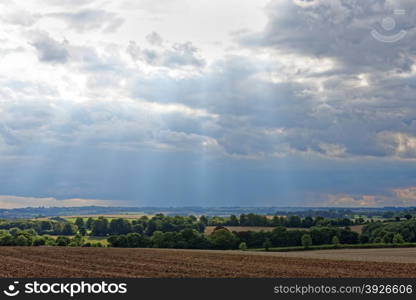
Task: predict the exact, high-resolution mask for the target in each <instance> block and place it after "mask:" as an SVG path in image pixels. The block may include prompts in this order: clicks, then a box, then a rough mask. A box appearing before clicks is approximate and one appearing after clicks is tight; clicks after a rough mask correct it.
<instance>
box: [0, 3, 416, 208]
mask: <svg viewBox="0 0 416 300" xmlns="http://www.w3.org/2000/svg"><path fill="white" fill-rule="evenodd" d="M76 2H77V3H76V5H75V2H73V1H61V0H59V1H58V0H49V1H43V2H42V5H41V6H39V5H37V3H36V2H35V1H28V3H27V5H25V8H23V7H21V6H19V4H18V3H17V2H10V3H9V4H8V5H7V9H6V6H5V5H2V6H3V7H2V8H4V9H2V13H1V14H0V21H1V22H2V30H1V31H0V40H1V41H2V44H1V47H0V59H1V62H2V66H3V68H2V70H1V71H0V83H1V84H0V116H1V122H0V170H1V171H0V195H1V194H3V195H14V196H16V197H17V198H13V199H15V201H16V206H19V204H18V203H19V201H20V200H19V199H23V198H19V197H29V198H28V199H32V197H35V198H42V199H43V198H45V199H46V198H47V199H49V198H53V199H87V198H88V199H104V200H108V201H112V202H111V203H112V204H117V203H121V202H120V201H124V202H125V201H127V202H128V203H129V204H130V205H137V206H140V205H162V206H163V205H204V206H208V205H223V206H226V205H251V206H254V205H259V206H261V205H274V206H279V205H284V206H289V205H290V206H291V205H331V206H355V205H357V206H383V205H414V204H415V203H416V202H415V201H416V198H415V197H414V187H415V186H416V182H415V180H414V178H415V173H416V168H415V166H416V165H415V161H416V109H415V101H414V100H415V99H414V95H415V94H416V93H415V92H416V91H415V89H416V84H415V75H416V72H415V70H416V67H415V54H416V48H415V43H414V42H413V41H414V39H415V35H416V29H415V25H416V24H415V22H416V21H415V20H416V18H415V14H416V12H415V8H416V6H415V4H414V3H413V2H412V1H410V0H399V1H394V2H393V1H387V0H371V1H365V2H363V1H358V0H356V1H355V0H337V1H332V0H309V1H306V0H296V1H292V0H272V1H266V0H265V1H260V2H258V3H257V2H256V3H253V2H252V1H242V2H241V1H240V2H238V3H239V5H235V4H237V2H235V3H234V0H233V1H230V2H229V3H228V2H227V4H224V3H223V2H218V3H212V4H207V3H206V2H203V1H202V0H198V1H194V2H190V1H185V0H178V1H169V4H167V3H165V1H135V2H134V3H133V2H131V1H123V2H122V3H121V2H120V3H117V4H115V3H108V2H105V1H98V0H97V1H76ZM213 2H215V1H213ZM211 5H212V7H211ZM214 6H215V7H214ZM217 7H220V8H221V9H220V10H217V9H216V8H217ZM398 9H400V14H398V13H397V12H398ZM210 16H211V17H210ZM389 18H390V19H389ZM201 20H204V22H202V21H201ZM236 20H237V21H236ZM391 20H393V21H394V22H393V23H392V22H391ZM389 22H390V23H389ZM208 25H209V26H208ZM387 25H389V26H390V27H388V26H387ZM219 28H221V30H219ZM374 31H376V32H378V34H379V35H376V36H375V35H374ZM372 32H373V34H372ZM401 32H403V33H404V35H400V36H398V37H400V39H398V40H396V41H395V42H391V38H392V37H395V36H396V35H397V34H398V33H401ZM377 36H384V37H386V38H387V39H388V40H389V41H390V42H388V43H386V42H383V41H380V40H379V39H377V38H375V37H377ZM35 198H33V199H35ZM13 201H14V200H13ZM21 201H23V200H21ZM57 201H59V200H57ZM34 202H36V200H34ZM34 202H33V201H32V202H30V203H31V204H30V205H32V203H34ZM41 202H42V201H40V200H39V203H41ZM105 203H108V202H105ZM0 205H1V203H0ZM7 206H8V207H9V206H10V204H7Z"/></svg>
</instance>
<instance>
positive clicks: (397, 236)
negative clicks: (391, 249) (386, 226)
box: [393, 233, 404, 244]
mask: <svg viewBox="0 0 416 300" xmlns="http://www.w3.org/2000/svg"><path fill="white" fill-rule="evenodd" d="M393 243H394V244H402V243H404V239H403V236H402V235H401V234H400V233H396V234H395V235H394V237H393Z"/></svg>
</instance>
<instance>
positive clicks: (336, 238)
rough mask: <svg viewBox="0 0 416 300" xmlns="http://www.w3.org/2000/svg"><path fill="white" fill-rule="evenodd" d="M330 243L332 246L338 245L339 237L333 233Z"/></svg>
mask: <svg viewBox="0 0 416 300" xmlns="http://www.w3.org/2000/svg"><path fill="white" fill-rule="evenodd" d="M332 245H334V246H338V245H339V238H338V237H337V236H336V235H334V236H333V237H332Z"/></svg>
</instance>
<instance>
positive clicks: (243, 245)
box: [238, 242, 247, 251]
mask: <svg viewBox="0 0 416 300" xmlns="http://www.w3.org/2000/svg"><path fill="white" fill-rule="evenodd" d="M238 249H240V250H241V251H246V250H247V244H246V243H245V242H242V243H240V245H239V246H238Z"/></svg>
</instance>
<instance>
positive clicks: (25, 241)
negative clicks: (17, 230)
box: [15, 235, 32, 246]
mask: <svg viewBox="0 0 416 300" xmlns="http://www.w3.org/2000/svg"><path fill="white" fill-rule="evenodd" d="M15 241H16V242H15V243H16V246H30V245H32V241H31V240H30V239H29V238H27V237H25V236H24V235H19V236H18V237H16V238H15Z"/></svg>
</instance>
